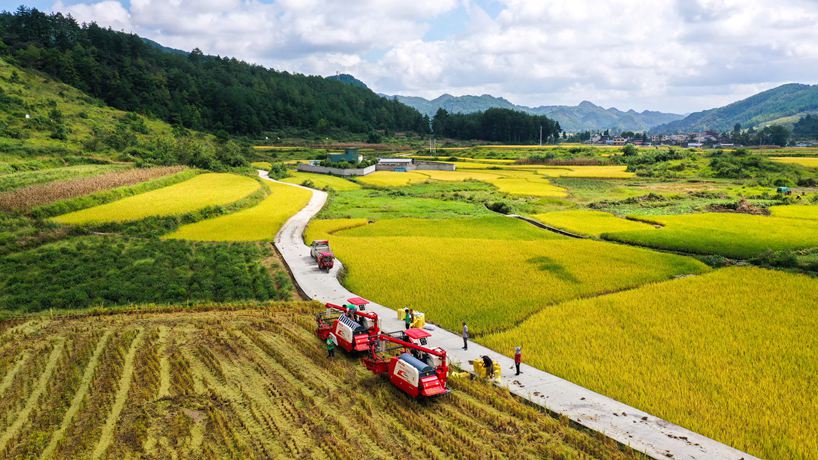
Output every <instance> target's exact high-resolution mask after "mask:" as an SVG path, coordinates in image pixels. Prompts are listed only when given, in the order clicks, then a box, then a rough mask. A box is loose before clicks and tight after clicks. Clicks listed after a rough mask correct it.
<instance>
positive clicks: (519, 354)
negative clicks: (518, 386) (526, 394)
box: [514, 346, 523, 375]
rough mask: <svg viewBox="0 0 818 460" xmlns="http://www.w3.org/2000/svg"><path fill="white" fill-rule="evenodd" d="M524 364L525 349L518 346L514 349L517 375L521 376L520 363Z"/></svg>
mask: <svg viewBox="0 0 818 460" xmlns="http://www.w3.org/2000/svg"><path fill="white" fill-rule="evenodd" d="M521 362H523V348H522V347H520V346H518V347H517V348H515V349H514V367H516V368H517V373H516V374H515V375H520V363H521Z"/></svg>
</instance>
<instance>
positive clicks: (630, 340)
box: [479, 267, 818, 459]
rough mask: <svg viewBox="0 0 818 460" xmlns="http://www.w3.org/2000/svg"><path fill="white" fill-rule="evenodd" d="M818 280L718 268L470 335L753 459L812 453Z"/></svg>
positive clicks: (816, 418) (817, 426)
mask: <svg viewBox="0 0 818 460" xmlns="http://www.w3.org/2000/svg"><path fill="white" fill-rule="evenodd" d="M816 328H818V280H815V279H813V278H810V277H807V276H803V275H794V274H791V273H783V272H779V271H773V270H764V269H760V268H751V267H734V268H725V269H721V270H717V271H714V272H711V273H708V274H704V275H701V276H695V277H688V278H684V279H678V280H673V281H667V282H663V283H656V284H651V285H647V286H644V287H641V288H638V289H634V290H630V291H624V292H620V293H616V294H611V295H603V296H598V297H593V298H589V299H582V300H575V301H571V302H565V303H562V304H559V305H555V306H550V307H547V308H544V309H542V310H541V311H540V312H539V313H537V314H535V315H533V316H531V317H530V318H529V319H527V320H525V321H524V322H523V323H522V324H521V325H519V326H518V327H515V328H512V329H510V330H508V331H505V332H502V333H500V334H495V335H490V336H488V337H485V338H482V339H480V340H479V341H480V342H481V343H482V344H483V345H486V346H489V347H492V348H493V349H495V350H504V351H506V353H510V352H511V350H513V349H514V346H516V345H520V344H522V346H523V350H524V351H523V353H524V356H525V357H526V358H525V359H526V361H527V362H528V363H529V364H531V365H533V366H536V367H538V368H540V369H543V370H545V371H548V372H550V373H553V374H556V375H558V376H560V377H563V378H565V379H568V380H570V381H572V382H575V383H577V384H579V385H582V386H585V387H587V388H590V389H592V390H594V391H597V392H600V393H602V394H605V395H608V396H610V397H612V398H614V399H617V400H619V401H622V402H624V403H626V404H629V405H631V406H634V407H637V408H639V409H642V410H645V411H647V412H650V413H652V414H654V415H656V416H659V417H662V418H664V419H665V420H668V421H670V422H673V423H677V424H680V425H682V426H684V427H686V428H689V429H691V430H693V431H696V432H698V433H702V434H704V435H706V436H709V437H711V438H714V439H716V440H718V441H721V442H724V443H727V444H729V445H732V446H734V447H737V448H739V449H741V450H743V451H746V452H748V453H750V454H753V455H757V456H759V457H762V458H781V459H784V458H787V459H797V458H814V456H815V453H816V452H818V438H816V436H815V433H816V432H818V396H817V395H818V391H816V380H815V376H816V375H818V355H816V353H815V350H816V349H818V336H816V334H815V329H816Z"/></svg>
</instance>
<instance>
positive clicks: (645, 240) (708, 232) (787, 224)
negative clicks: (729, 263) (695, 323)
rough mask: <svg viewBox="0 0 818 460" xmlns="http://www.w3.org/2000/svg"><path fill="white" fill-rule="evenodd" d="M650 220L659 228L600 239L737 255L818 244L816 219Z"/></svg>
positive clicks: (718, 216)
mask: <svg viewBox="0 0 818 460" xmlns="http://www.w3.org/2000/svg"><path fill="white" fill-rule="evenodd" d="M785 208H788V207H785ZM790 209H792V208H790ZM810 209H811V208H810ZM780 212H786V211H784V210H779V213H780ZM650 220H651V221H652V222H656V223H658V224H660V225H662V228H659V229H656V228H654V229H649V230H638V231H623V232H610V233H605V234H604V235H603V238H606V239H610V240H614V241H622V242H626V243H633V244H638V245H642V246H648V247H653V248H659V249H670V250H678V251H684V252H691V253H697V254H720V255H724V256H728V257H739V258H747V257H754V256H758V255H759V254H762V253H763V252H765V251H767V250H782V249H799V248H805V247H813V246H818V221H816V220H809V219H790V218H782V217H775V216H773V217H769V216H753V215H748V214H735V213H703V214H686V215H678V216H652V217H651V218H650Z"/></svg>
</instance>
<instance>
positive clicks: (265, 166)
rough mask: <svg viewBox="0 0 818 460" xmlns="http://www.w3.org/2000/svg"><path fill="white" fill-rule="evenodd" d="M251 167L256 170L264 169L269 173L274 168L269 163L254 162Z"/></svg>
mask: <svg viewBox="0 0 818 460" xmlns="http://www.w3.org/2000/svg"><path fill="white" fill-rule="evenodd" d="M250 166H252V167H254V168H256V169H262V170H264V171H269V170H270V167H272V166H273V164H272V163H270V162H269V161H254V162H252V163H250Z"/></svg>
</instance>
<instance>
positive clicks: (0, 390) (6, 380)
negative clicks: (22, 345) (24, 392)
mask: <svg viewBox="0 0 818 460" xmlns="http://www.w3.org/2000/svg"><path fill="white" fill-rule="evenodd" d="M29 359H31V352H30V351H25V352H23V354H22V356H20V358H19V359H17V362H16V363H14V366H12V368H11V369H9V371H8V372H6V375H4V376H3V380H2V381H0V398H2V397H3V395H4V394H5V393H6V390H8V389H9V387H10V386H11V383H12V382H13V381H14V376H16V375H17V373H18V372H20V369H22V367H23V366H25V364H26V363H27V362H28V360H29Z"/></svg>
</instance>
